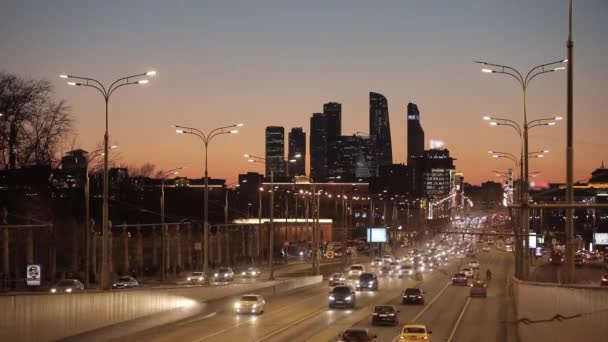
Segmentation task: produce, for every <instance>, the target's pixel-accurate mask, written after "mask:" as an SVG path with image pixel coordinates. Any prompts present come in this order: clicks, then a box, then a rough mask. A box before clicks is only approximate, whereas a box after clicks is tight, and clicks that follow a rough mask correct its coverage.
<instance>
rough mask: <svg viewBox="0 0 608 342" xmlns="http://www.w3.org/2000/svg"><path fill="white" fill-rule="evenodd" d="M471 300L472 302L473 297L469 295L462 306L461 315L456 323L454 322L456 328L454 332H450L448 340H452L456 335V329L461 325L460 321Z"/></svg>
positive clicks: (448, 341)
mask: <svg viewBox="0 0 608 342" xmlns="http://www.w3.org/2000/svg"><path fill="white" fill-rule="evenodd" d="M470 302H471V297H468V298H467V301H466V302H465V303H464V307H463V308H462V311H461V312H460V315H459V316H458V319H457V320H456V324H454V328H452V332H451V333H450V337H448V340H447V342H451V341H452V338H454V335H456V330H457V329H458V326H459V325H460V321H461V320H462V317H464V313H465V311H467V307H468V306H469V303H470Z"/></svg>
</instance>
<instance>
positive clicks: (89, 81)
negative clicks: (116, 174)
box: [59, 71, 156, 290]
mask: <svg viewBox="0 0 608 342" xmlns="http://www.w3.org/2000/svg"><path fill="white" fill-rule="evenodd" d="M154 75H156V71H148V72H145V73H141V74H135V75H131V76H127V77H122V78H119V79H117V80H116V81H114V82H113V83H112V84H110V86H109V87H107V88H106V87H105V86H104V85H103V84H102V83H101V82H99V81H97V80H95V79H93V78H90V77H82V76H74V75H67V74H62V75H59V77H61V78H64V79H72V80H76V82H75V81H69V82H67V84H68V85H70V86H81V87H91V88H94V89H97V90H98V91H99V92H100V93H101V95H102V96H103V99H104V101H105V104H106V129H105V133H104V136H103V143H104V158H103V211H102V227H101V229H102V243H101V259H102V261H101V281H100V284H99V285H100V286H99V287H100V289H101V290H109V289H110V267H109V266H110V265H109V259H108V239H109V233H110V232H109V231H108V230H109V229H108V227H109V226H108V223H109V218H108V192H109V186H108V150H109V146H108V140H109V132H108V131H109V129H108V103H109V101H110V96H112V94H113V93H114V92H115V91H116V90H117V89H118V88H120V87H124V86H127V85H134V84H146V83H148V80H147V79H140V78H141V77H144V76H154Z"/></svg>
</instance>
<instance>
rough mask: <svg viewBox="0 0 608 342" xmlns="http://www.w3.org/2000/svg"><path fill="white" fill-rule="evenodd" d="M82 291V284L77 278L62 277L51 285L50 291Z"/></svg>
mask: <svg viewBox="0 0 608 342" xmlns="http://www.w3.org/2000/svg"><path fill="white" fill-rule="evenodd" d="M80 291H84V285H83V284H82V283H81V282H80V280H78V279H63V280H60V281H59V282H58V283H57V284H55V286H53V287H51V290H50V292H51V293H72V292H80Z"/></svg>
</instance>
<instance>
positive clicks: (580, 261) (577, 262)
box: [574, 254, 585, 267]
mask: <svg viewBox="0 0 608 342" xmlns="http://www.w3.org/2000/svg"><path fill="white" fill-rule="evenodd" d="M583 265H585V257H583V256H582V255H581V254H576V255H575V256H574V266H576V267H583Z"/></svg>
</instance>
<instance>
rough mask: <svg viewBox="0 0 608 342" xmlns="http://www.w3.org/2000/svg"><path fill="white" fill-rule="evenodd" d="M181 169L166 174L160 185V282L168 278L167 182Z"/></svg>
mask: <svg viewBox="0 0 608 342" xmlns="http://www.w3.org/2000/svg"><path fill="white" fill-rule="evenodd" d="M181 169H182V168H181V167H177V168H175V169H171V170H169V171H167V172H165V173H164V174H163V175H162V177H161V183H160V231H161V236H160V249H161V253H160V254H161V260H162V261H161V265H160V280H161V281H164V280H165V278H166V276H167V247H166V239H167V225H166V224H165V181H166V180H167V177H169V176H171V175H177V174H179V170H181Z"/></svg>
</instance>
